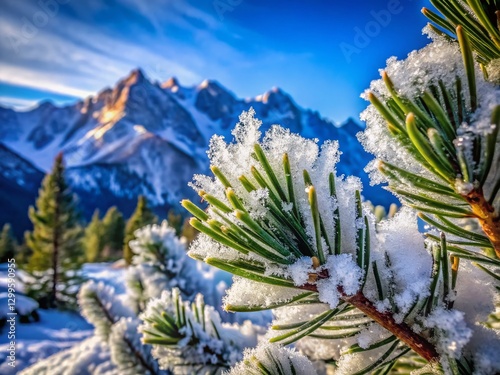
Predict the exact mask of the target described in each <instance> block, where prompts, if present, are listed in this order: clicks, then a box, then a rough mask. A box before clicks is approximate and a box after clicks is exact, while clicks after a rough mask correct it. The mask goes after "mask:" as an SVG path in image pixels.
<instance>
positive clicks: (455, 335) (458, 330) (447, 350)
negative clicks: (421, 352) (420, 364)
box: [425, 308, 472, 358]
mask: <svg viewBox="0 0 500 375" xmlns="http://www.w3.org/2000/svg"><path fill="white" fill-rule="evenodd" d="M425 325H426V327H428V328H435V329H436V330H437V331H438V332H439V333H438V335H437V337H438V342H437V347H436V349H437V350H438V351H439V352H440V353H442V354H446V355H449V356H450V357H452V358H460V356H461V354H462V349H463V348H464V346H465V345H466V344H467V343H468V342H469V340H470V338H471V337H472V330H471V329H470V328H469V327H467V324H466V323H465V321H464V314H463V312H461V311H457V310H444V309H442V308H438V309H436V310H435V311H433V312H432V314H431V315H429V316H428V317H427V319H426V321H425Z"/></svg>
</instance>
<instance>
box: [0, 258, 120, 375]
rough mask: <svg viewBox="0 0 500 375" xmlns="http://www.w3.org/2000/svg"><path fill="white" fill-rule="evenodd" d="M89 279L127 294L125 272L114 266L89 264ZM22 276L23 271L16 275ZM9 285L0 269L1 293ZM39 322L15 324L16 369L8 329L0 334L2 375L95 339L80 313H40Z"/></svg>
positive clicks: (46, 311) (18, 290) (86, 270)
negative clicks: (9, 358)
mask: <svg viewBox="0 0 500 375" xmlns="http://www.w3.org/2000/svg"><path fill="white" fill-rule="evenodd" d="M83 271H84V275H85V276H86V277H87V278H88V279H92V280H96V281H103V282H105V283H106V284H108V285H112V286H113V287H114V288H115V290H116V292H117V293H123V292H124V281H123V274H124V269H123V268H116V267H115V266H114V265H112V264H107V263H97V264H86V265H85V266H84V268H83ZM17 272H18V273H20V272H21V271H19V270H18V271H17ZM6 285H7V268H6V267H3V265H0V289H2V290H0V291H4V290H3V289H5V287H6ZM16 289H17V292H18V293H19V294H21V291H22V285H20V283H19V282H18V283H17V285H16ZM38 313H39V315H40V321H39V322H36V323H30V324H21V323H20V322H19V321H17V322H16V331H15V342H16V362H15V364H16V367H11V366H9V365H8V361H7V356H8V355H9V354H8V352H9V341H10V340H9V339H8V337H7V329H8V325H7V326H5V327H3V329H2V330H1V331H0V374H2V375H10V374H16V373H18V372H19V371H20V370H22V369H23V368H26V367H28V366H30V365H32V364H34V363H36V362H38V361H39V360H41V359H44V358H46V357H48V356H50V355H52V354H55V353H57V352H59V351H61V350H63V349H68V348H70V347H72V346H74V345H75V344H77V343H80V342H81V341H82V340H85V339H87V338H89V337H91V336H92V334H93V331H94V328H93V327H92V326H91V325H90V324H89V323H87V322H86V321H85V319H83V318H82V317H81V316H80V315H79V314H78V313H74V312H66V311H57V310H42V309H39V310H38Z"/></svg>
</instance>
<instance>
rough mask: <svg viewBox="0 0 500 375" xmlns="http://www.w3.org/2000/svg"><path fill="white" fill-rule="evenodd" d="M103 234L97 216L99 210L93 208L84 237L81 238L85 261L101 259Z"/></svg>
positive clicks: (91, 261)
mask: <svg viewBox="0 0 500 375" xmlns="http://www.w3.org/2000/svg"><path fill="white" fill-rule="evenodd" d="M104 236H105V229H104V227H103V224H102V222H101V219H100V218H99V210H95V211H94V214H93V215H92V220H91V221H90V223H89V225H88V226H87V228H85V237H84V240H83V246H84V249H85V258H86V260H87V262H90V263H93V262H97V261H99V260H101V259H102V251H103V248H104Z"/></svg>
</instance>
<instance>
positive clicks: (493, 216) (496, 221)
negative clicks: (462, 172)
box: [464, 188, 500, 258]
mask: <svg viewBox="0 0 500 375" xmlns="http://www.w3.org/2000/svg"><path fill="white" fill-rule="evenodd" d="M464 198H465V199H466V200H467V202H468V203H469V204H470V206H471V208H472V212H473V213H474V215H475V216H476V217H477V219H478V221H479V224H480V225H481V228H482V229H483V232H484V234H485V235H486V236H487V237H488V239H489V240H490V242H491V244H492V245H493V248H494V249H495V253H496V255H497V257H499V258H500V216H499V215H498V213H497V212H495V209H494V207H493V206H492V205H491V204H490V203H489V202H488V201H487V200H486V198H485V197H484V194H483V191H482V190H481V189H480V188H478V189H474V190H472V191H471V192H470V193H469V194H467V195H465V196H464Z"/></svg>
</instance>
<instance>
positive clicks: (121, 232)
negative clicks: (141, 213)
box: [102, 206, 125, 260]
mask: <svg viewBox="0 0 500 375" xmlns="http://www.w3.org/2000/svg"><path fill="white" fill-rule="evenodd" d="M102 227H103V229H104V239H103V242H104V250H103V256H104V259H105V260H107V259H110V258H111V259H114V258H118V257H119V256H121V251H122V249H123V241H124V238H125V219H124V218H123V215H122V213H121V212H120V211H118V209H117V208H116V207H115V206H113V207H111V208H109V210H108V211H107V212H106V215H104V218H103V219H102Z"/></svg>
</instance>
